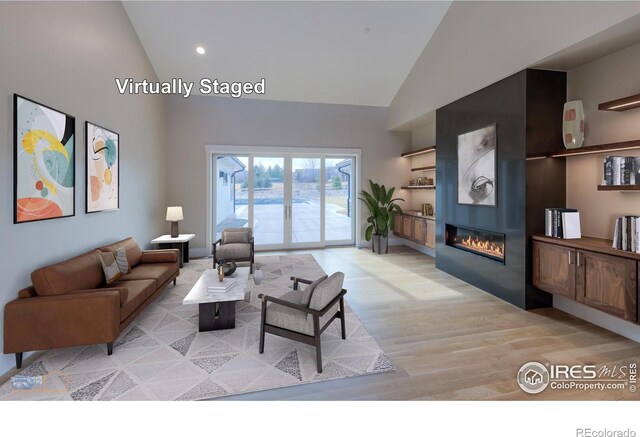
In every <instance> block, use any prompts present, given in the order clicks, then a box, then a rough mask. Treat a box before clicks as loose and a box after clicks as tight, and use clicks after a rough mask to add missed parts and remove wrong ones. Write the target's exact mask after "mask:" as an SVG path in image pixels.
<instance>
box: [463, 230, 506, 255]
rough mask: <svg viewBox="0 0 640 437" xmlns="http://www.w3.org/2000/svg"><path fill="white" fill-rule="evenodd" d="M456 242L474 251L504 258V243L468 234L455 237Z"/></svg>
mask: <svg viewBox="0 0 640 437" xmlns="http://www.w3.org/2000/svg"><path fill="white" fill-rule="evenodd" d="M455 243H456V244H459V245H461V246H464V247H467V248H469V249H471V250H474V251H476V252H480V253H484V254H486V255H490V256H494V257H498V258H504V244H503V243H495V242H493V241H490V240H481V239H480V238H478V236H475V237H472V236H471V235H468V236H467V237H465V238H456V241H455Z"/></svg>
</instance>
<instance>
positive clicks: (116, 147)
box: [85, 121, 120, 214]
mask: <svg viewBox="0 0 640 437" xmlns="http://www.w3.org/2000/svg"><path fill="white" fill-rule="evenodd" d="M85 141H86V150H85V151H86V159H85V170H86V171H85V174H86V178H87V180H86V212H87V214H90V213H93V212H100V211H113V210H117V209H118V208H119V207H120V165H119V163H120V135H118V134H117V133H115V132H113V131H111V130H109V129H106V128H104V127H102V126H98V125H97V124H94V123H91V122H90V121H87V122H85Z"/></svg>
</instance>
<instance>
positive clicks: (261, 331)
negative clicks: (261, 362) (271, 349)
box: [259, 300, 267, 354]
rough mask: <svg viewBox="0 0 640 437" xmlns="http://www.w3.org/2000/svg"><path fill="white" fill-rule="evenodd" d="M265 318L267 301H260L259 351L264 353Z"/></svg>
mask: <svg viewBox="0 0 640 437" xmlns="http://www.w3.org/2000/svg"><path fill="white" fill-rule="evenodd" d="M266 319H267V302H266V301H264V300H263V301H262V315H261V317H260V351H259V352H260V353H261V354H263V353H264V324H265V321H266Z"/></svg>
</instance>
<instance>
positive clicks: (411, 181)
mask: <svg viewBox="0 0 640 437" xmlns="http://www.w3.org/2000/svg"><path fill="white" fill-rule="evenodd" d="M415 185H416V180H415V179H411V180H410V181H409V186H410V187H413V186H415Z"/></svg>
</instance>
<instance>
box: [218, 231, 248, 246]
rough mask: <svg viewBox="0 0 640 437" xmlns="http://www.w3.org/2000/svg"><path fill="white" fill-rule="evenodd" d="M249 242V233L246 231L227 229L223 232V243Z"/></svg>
mask: <svg viewBox="0 0 640 437" xmlns="http://www.w3.org/2000/svg"><path fill="white" fill-rule="evenodd" d="M231 243H249V233H248V232H246V231H238V232H233V231H226V232H223V234H222V244H231Z"/></svg>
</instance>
